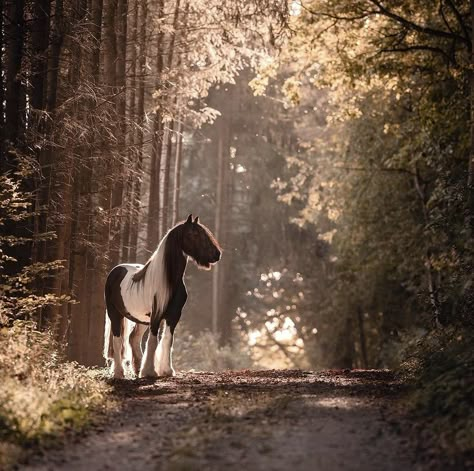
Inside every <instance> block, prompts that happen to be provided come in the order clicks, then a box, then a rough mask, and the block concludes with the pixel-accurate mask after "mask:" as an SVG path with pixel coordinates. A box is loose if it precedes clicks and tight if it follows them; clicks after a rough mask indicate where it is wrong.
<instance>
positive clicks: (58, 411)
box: [0, 321, 108, 469]
mask: <svg viewBox="0 0 474 471" xmlns="http://www.w3.org/2000/svg"><path fill="white" fill-rule="evenodd" d="M58 352H59V349H58V346H57V344H56V343H55V341H54V340H53V336H52V335H51V334H50V333H48V332H39V331H37V330H35V325H34V323H32V322H27V321H16V322H14V324H13V326H12V327H11V328H3V329H1V330H0V468H1V469H3V468H7V467H8V466H9V465H11V464H12V463H13V462H14V460H15V455H16V454H18V453H19V452H20V451H21V450H22V448H25V447H30V446H31V445H38V444H44V443H48V442H50V441H52V440H54V439H55V438H57V437H59V436H60V435H61V434H62V433H63V432H64V431H65V430H66V429H69V428H74V429H78V428H82V427H83V426H84V425H86V424H87V423H88V422H89V421H90V418H91V412H92V411H93V410H97V409H98V408H100V407H101V406H103V404H104V403H105V397H106V393H107V391H108V386H107V385H106V384H105V382H103V381H102V380H101V379H100V378H99V377H98V373H97V372H94V371H93V370H90V369H87V368H85V367H81V366H79V365H77V364H76V363H71V362H64V361H63V359H62V357H61V355H60V354H59V353H58Z"/></svg>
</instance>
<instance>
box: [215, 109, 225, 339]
mask: <svg viewBox="0 0 474 471" xmlns="http://www.w3.org/2000/svg"><path fill="white" fill-rule="evenodd" d="M219 120H220V123H219V124H220V125H219V126H218V128H217V135H218V137H217V182H216V183H217V186H216V213H215V219H214V234H215V236H216V238H217V240H219V239H220V237H221V235H222V208H223V198H224V177H225V160H226V155H225V149H224V136H223V132H222V131H221V130H222V126H223V122H222V121H223V117H221V118H219ZM219 272H220V265H219V264H217V265H216V266H215V267H214V269H213V272H212V333H213V334H214V335H216V336H217V335H218V333H219V332H218V327H219V325H218V319H219V294H220V293H219Z"/></svg>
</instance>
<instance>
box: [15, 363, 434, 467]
mask: <svg viewBox="0 0 474 471" xmlns="http://www.w3.org/2000/svg"><path fill="white" fill-rule="evenodd" d="M115 388H116V391H117V394H118V396H119V400H120V401H121V402H122V404H123V406H122V411H121V413H120V414H117V415H115V416H114V417H112V418H111V419H110V420H109V421H108V422H107V424H106V425H105V426H102V427H97V428H96V429H94V430H93V431H91V432H90V433H89V434H88V435H87V436H85V437H82V438H81V439H77V441H76V443H69V444H68V445H67V447H66V448H65V449H64V450H56V451H52V452H49V453H48V454H47V455H46V456H45V457H44V458H41V459H40V458H37V459H36V461H35V462H33V463H31V464H30V466H28V467H24V468H22V469H30V470H33V469H34V470H62V469H64V470H85V471H95V470H107V469H110V470H133V471H141V470H171V471H174V470H176V471H178V470H179V471H184V470H219V471H221V470H225V471H228V470H234V469H235V470H237V469H238V470H240V469H244V470H247V471H254V470H282V471H283V470H285V471H287V470H288V469H290V470H293V471H297V470H315V471H319V470H323V471H326V470H327V471H337V470H361V471H371V470H374V471H375V470H377V471H381V470H384V471H391V470H393V471H395V470H397V471H398V470H401V471H402V470H403V471H410V470H418V469H425V468H424V467H423V466H421V465H419V464H418V465H416V464H414V458H415V453H414V451H413V450H412V448H411V447H410V444H409V443H408V440H407V439H406V438H405V439H404V437H403V434H401V433H400V432H399V431H397V424H396V423H395V422H393V421H392V420H388V419H387V418H386V415H387V413H386V411H387V407H388V406H389V405H390V401H391V399H392V398H393V397H394V396H395V395H396V394H397V391H398V386H397V385H396V384H395V383H394V382H393V378H392V376H391V374H390V373H389V372H386V371H351V372H341V371H329V372H323V373H312V372H301V371H244V372H230V373H186V374H183V375H178V376H177V377H176V378H171V379H168V380H158V381H156V382H150V381H145V380H135V381H121V382H119V383H116V384H115Z"/></svg>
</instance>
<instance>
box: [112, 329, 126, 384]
mask: <svg viewBox="0 0 474 471" xmlns="http://www.w3.org/2000/svg"><path fill="white" fill-rule="evenodd" d="M122 350H123V337H114V377H115V378H123V377H124V369H123V365H122Z"/></svg>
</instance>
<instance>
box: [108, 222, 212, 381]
mask: <svg viewBox="0 0 474 471" xmlns="http://www.w3.org/2000/svg"><path fill="white" fill-rule="evenodd" d="M188 257H189V258H191V259H193V260H194V261H195V263H196V264H197V265H198V267H200V268H203V269H206V270H210V268H211V265H212V264H214V263H217V262H218V261H219V259H220V257H221V249H220V247H219V244H218V242H217V241H216V239H215V238H214V236H213V235H212V233H211V231H210V230H209V229H208V228H207V227H205V226H204V225H202V224H200V223H199V218H197V217H196V219H194V221H193V219H192V215H191V214H190V215H189V217H188V219H187V220H186V221H185V222H182V223H180V224H177V225H176V226H175V227H173V228H172V229H171V230H170V231H168V233H167V234H166V235H165V236H164V237H163V239H162V240H161V242H160V243H159V245H158V247H157V249H156V250H155V252H154V253H153V255H152V256H151V257H150V259H149V260H148V261H147V262H146V264H145V265H139V264H121V265H117V266H116V267H115V268H113V269H112V271H111V272H110V273H109V275H108V277H107V281H106V283H105V304H106V307H107V315H106V319H105V339H104V340H105V342H104V357H105V358H106V360H113V371H114V377H115V378H123V377H124V366H123V360H124V353H125V352H130V351H131V359H132V361H131V364H132V368H133V370H134V373H135V374H139V377H140V378H143V377H157V376H173V375H174V370H173V366H172V359H171V349H172V346H173V335H174V330H175V328H176V325H177V324H178V322H179V319H180V317H181V311H182V310H183V307H184V304H185V303H186V299H187V297H188V295H187V292H186V287H185V285H184V282H183V276H184V271H185V269H186V264H187V261H188ZM147 327H149V329H150V333H149V335H148V340H147V342H146V347H145V352H144V353H142V347H141V345H142V338H143V335H144V333H145V331H146V329H147ZM159 332H160V336H158V333H159ZM157 349H158V350H157ZM155 353H156V359H155Z"/></svg>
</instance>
